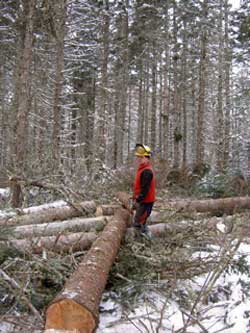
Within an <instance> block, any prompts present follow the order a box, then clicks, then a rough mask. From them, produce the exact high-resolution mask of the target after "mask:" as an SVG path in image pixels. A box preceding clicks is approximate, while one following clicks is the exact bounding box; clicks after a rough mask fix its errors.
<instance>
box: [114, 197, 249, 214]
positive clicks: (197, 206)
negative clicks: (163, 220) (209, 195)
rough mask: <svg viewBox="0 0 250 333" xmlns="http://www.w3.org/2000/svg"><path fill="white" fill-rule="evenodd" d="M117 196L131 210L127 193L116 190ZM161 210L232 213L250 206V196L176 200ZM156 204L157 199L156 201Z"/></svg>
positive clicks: (166, 204) (165, 204)
mask: <svg viewBox="0 0 250 333" xmlns="http://www.w3.org/2000/svg"><path fill="white" fill-rule="evenodd" d="M116 196H117V198H118V200H119V201H120V202H121V204H122V205H123V207H124V208H126V209H128V210H129V211H130V212H131V207H130V199H129V195H128V194H127V193H125V192H118V193H117V195H116ZM162 205H163V208H162V207H161V208H162V209H163V210H169V209H171V210H177V211H185V212H192V211H194V212H200V213H203V212H204V213H205V212H209V213H213V214H219V213H226V214H234V213H235V212H238V211H241V210H244V209H249V208H250V197H233V198H223V199H208V200H178V201H172V202H171V201H168V202H164V204H162ZM156 206H157V201H156Z"/></svg>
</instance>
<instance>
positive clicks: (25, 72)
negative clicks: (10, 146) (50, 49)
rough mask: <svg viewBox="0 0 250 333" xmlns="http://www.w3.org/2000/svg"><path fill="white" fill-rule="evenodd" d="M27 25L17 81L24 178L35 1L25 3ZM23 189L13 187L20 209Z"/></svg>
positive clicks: (18, 157)
mask: <svg viewBox="0 0 250 333" xmlns="http://www.w3.org/2000/svg"><path fill="white" fill-rule="evenodd" d="M24 12H25V24H24V27H25V28H24V29H25V30H24V32H23V36H24V39H23V41H22V42H21V48H20V49H19V51H18V53H19V55H20V62H19V64H18V69H17V72H18V75H17V81H16V93H17V96H16V99H15V100H16V107H17V122H16V141H15V145H14V150H15V167H16V170H17V173H18V175H21V176H22V173H23V172H24V170H25V160H26V156H27V149H28V147H27V143H28V138H27V133H28V128H27V127H28V115H29V111H30V107H31V96H30V90H31V81H32V80H31V71H30V69H31V63H32V43H33V37H34V36H33V24H34V12H35V0H27V1H24ZM21 201H22V197H21V187H20V185H19V184H17V183H15V182H14V183H13V187H12V206H13V207H19V206H20V205H21Z"/></svg>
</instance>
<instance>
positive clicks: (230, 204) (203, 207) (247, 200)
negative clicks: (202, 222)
mask: <svg viewBox="0 0 250 333" xmlns="http://www.w3.org/2000/svg"><path fill="white" fill-rule="evenodd" d="M164 208H165V209H176V210H178V211H185V212H192V211H196V212H201V213H202V212H209V213H212V214H223V213H226V214H234V213H236V212H239V211H241V210H244V209H249V208H250V197H233V198H224V199H208V200H193V201H191V200H189V201H188V200H180V201H173V202H168V203H166V205H165V207H164Z"/></svg>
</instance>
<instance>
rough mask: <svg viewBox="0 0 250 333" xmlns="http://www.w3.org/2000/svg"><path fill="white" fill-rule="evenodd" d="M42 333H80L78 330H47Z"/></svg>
mask: <svg viewBox="0 0 250 333" xmlns="http://www.w3.org/2000/svg"><path fill="white" fill-rule="evenodd" d="M44 333H80V331H79V330H60V329H59V330H58V329H54V328H52V329H49V330H46V331H44Z"/></svg>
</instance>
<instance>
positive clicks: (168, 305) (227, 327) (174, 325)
mask: <svg viewBox="0 0 250 333" xmlns="http://www.w3.org/2000/svg"><path fill="white" fill-rule="evenodd" d="M249 254H250V246H249V245H247V244H242V245H241V246H240V248H239V249H238V252H237V256H238V257H239V256H242V255H244V256H246V259H247V263H248V264H249V265H250V257H249ZM208 274H209V273H208ZM208 274H205V275H204V276H199V277H197V278H195V279H193V280H186V281H179V285H177V286H176V288H177V289H180V290H183V291H184V292H185V290H189V291H190V289H191V290H194V291H199V290H201V288H202V287H203V285H204V284H205V281H206V280H207V278H208ZM210 274H211V273H210ZM212 293H214V295H215V296H214V297H215V299H214V300H213V301H212V302H211V301H209V302H208V304H199V305H198V306H197V307H196V311H195V313H194V314H192V315H191V316H193V318H196V319H198V324H197V323H196V324H192V325H191V324H189V326H188V327H189V329H187V332H191V333H201V332H209V333H215V332H226V333H249V332H250V297H249V294H250V275H248V274H241V273H235V272H227V273H223V274H222V275H221V277H220V278H219V279H218V281H217V282H216V285H215V287H214V288H213V292H212ZM105 297H107V295H105ZM101 307H102V312H101V314H100V323H99V327H98V329H97V333H127V332H129V333H138V332H141V333H148V332H150V333H156V332H157V333H163V332H164V333H167V332H169V333H170V332H171V333H176V332H178V330H180V332H182V331H181V328H183V327H184V325H185V323H186V322H187V321H188V318H191V316H190V312H189V313H188V311H186V310H185V309H182V308H181V307H180V305H179V304H178V303H177V302H175V301H172V300H166V299H165V298H164V296H162V295H159V294H156V293H155V294H154V293H150V294H145V295H144V302H143V300H141V303H140V304H139V305H138V307H136V308H135V309H134V311H133V312H132V311H130V312H128V313H126V314H124V312H123V311H122V309H121V307H120V305H119V304H117V303H116V302H114V301H113V300H110V299H108V301H105V302H104V301H103V302H102V303H101Z"/></svg>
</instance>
